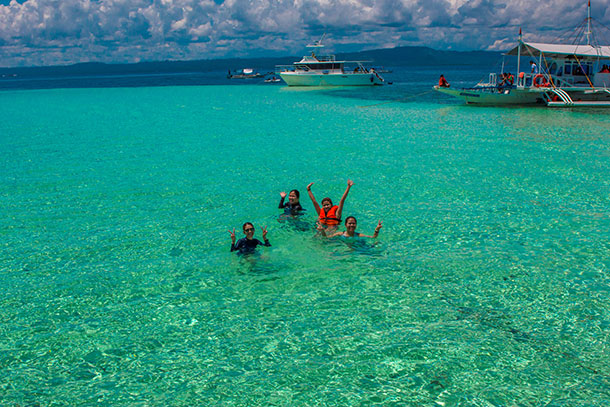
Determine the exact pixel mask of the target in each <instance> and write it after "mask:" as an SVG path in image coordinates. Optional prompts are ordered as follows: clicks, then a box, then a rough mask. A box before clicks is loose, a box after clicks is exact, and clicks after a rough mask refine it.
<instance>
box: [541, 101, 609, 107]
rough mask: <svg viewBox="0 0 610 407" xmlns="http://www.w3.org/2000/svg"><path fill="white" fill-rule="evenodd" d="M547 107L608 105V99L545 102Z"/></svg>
mask: <svg viewBox="0 0 610 407" xmlns="http://www.w3.org/2000/svg"><path fill="white" fill-rule="evenodd" d="M547 106H548V107H610V101H605V100H592V101H576V102H572V103H564V102H547Z"/></svg>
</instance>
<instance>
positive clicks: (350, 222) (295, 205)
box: [229, 180, 382, 254]
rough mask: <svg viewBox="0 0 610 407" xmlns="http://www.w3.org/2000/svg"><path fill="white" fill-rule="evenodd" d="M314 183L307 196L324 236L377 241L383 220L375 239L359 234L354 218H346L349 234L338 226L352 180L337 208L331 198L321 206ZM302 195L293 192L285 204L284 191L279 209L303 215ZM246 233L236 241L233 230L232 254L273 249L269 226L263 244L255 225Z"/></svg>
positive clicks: (245, 228)
mask: <svg viewBox="0 0 610 407" xmlns="http://www.w3.org/2000/svg"><path fill="white" fill-rule="evenodd" d="M313 184H314V183H313V182H311V183H310V184H309V185H307V193H308V194H309V198H310V199H311V202H312V203H313V206H314V208H315V210H316V213H317V215H318V219H317V226H316V229H317V230H318V232H319V233H320V235H322V236H324V237H328V238H332V237H337V236H343V237H367V238H371V239H375V238H377V236H378V235H379V230H380V229H381V227H382V222H381V221H379V222H378V223H377V226H376V227H375V232H374V233H373V235H372V236H369V235H365V234H362V233H358V232H356V226H357V225H358V221H357V220H356V218H355V217H353V216H348V217H347V218H345V229H346V230H345V232H339V231H337V227H338V226H339V224H340V223H341V214H342V213H343V205H344V204H345V199H346V198H347V195H348V194H349V191H350V189H351V187H352V186H353V185H354V182H353V181H352V180H347V188H346V189H345V192H344V193H343V196H342V197H341V200H340V201H339V205H333V201H332V200H331V199H330V198H324V199H322V206H320V204H318V201H316V198H315V197H314V195H313V192H312V191H311V186H312V185H313ZM299 198H300V193H299V191H298V190H296V189H293V190H292V191H290V193H289V194H288V202H284V201H285V199H286V192H280V204H279V209H284V212H285V213H286V214H288V215H291V216H298V215H301V214H302V213H303V211H304V209H303V207H302V206H301V202H300V201H299ZM242 230H243V233H244V235H246V236H245V237H243V238H241V239H239V240H236V239H237V238H236V236H235V228H233V230H232V231H231V230H229V233H230V234H231V251H232V252H234V251H237V252H239V253H240V254H247V253H252V252H253V251H254V250H255V249H256V247H257V246H267V247H269V246H271V243H269V239H267V227H266V226H264V227H262V228H261V231H262V233H263V241H264V242H261V241H260V240H258V239H255V238H254V232H255V230H254V225H253V224H252V223H251V222H246V223H244V224H243V226H242Z"/></svg>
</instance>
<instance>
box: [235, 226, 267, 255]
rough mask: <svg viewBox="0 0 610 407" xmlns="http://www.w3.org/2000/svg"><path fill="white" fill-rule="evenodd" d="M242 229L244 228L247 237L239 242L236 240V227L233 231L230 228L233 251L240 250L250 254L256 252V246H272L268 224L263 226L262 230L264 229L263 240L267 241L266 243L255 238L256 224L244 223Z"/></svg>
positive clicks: (240, 252) (241, 252) (242, 252)
mask: <svg viewBox="0 0 610 407" xmlns="http://www.w3.org/2000/svg"><path fill="white" fill-rule="evenodd" d="M242 229H243V230H244V234H245V235H246V237H242V238H241V239H239V240H238V241H237V242H235V228H233V231H230V230H229V233H230V234H231V251H232V252H235V251H237V252H239V254H248V253H252V252H254V249H256V246H259V245H260V246H267V247H269V246H271V243H269V239H267V226H264V227H262V228H261V230H262V231H263V240H264V241H265V243H263V242H261V241H260V240H258V239H255V238H254V225H253V224H252V223H250V222H246V223H244V226H243V227H242Z"/></svg>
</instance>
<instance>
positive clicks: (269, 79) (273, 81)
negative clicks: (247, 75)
mask: <svg viewBox="0 0 610 407" xmlns="http://www.w3.org/2000/svg"><path fill="white" fill-rule="evenodd" d="M281 81H282V80H281V79H280V78H278V77H277V76H275V75H273V76H270V77H269V78H267V79H265V83H277V82H281Z"/></svg>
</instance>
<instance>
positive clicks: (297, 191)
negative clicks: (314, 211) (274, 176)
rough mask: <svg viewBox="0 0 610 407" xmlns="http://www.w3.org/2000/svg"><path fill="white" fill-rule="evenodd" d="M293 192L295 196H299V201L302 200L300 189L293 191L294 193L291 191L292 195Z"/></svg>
mask: <svg viewBox="0 0 610 407" xmlns="http://www.w3.org/2000/svg"><path fill="white" fill-rule="evenodd" d="M293 192H294V194H295V195H296V196H297V199H300V198H301V194H300V193H299V190H298V189H293V190H292V191H290V193H293Z"/></svg>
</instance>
